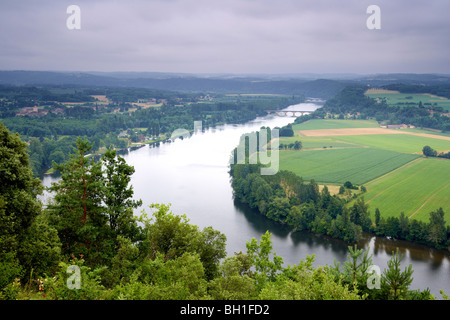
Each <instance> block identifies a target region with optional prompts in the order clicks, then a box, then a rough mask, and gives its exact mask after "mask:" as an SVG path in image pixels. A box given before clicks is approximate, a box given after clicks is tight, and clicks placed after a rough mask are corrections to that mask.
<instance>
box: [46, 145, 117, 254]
mask: <svg viewBox="0 0 450 320" xmlns="http://www.w3.org/2000/svg"><path fill="white" fill-rule="evenodd" d="M76 146H77V147H76V148H75V149H74V154H72V155H71V156H70V159H69V160H68V161H67V162H65V163H62V164H57V163H54V168H55V169H56V170H58V171H60V172H61V179H60V180H59V181H58V182H56V183H53V184H52V186H51V187H50V188H49V189H50V190H51V191H52V192H53V193H54V203H53V204H51V205H49V206H48V210H49V212H50V222H51V224H52V225H53V226H54V227H55V228H56V230H57V231H58V235H59V237H60V239H61V242H62V245H63V246H62V250H63V253H64V254H68V255H70V254H74V255H75V256H78V255H80V254H82V255H84V256H85V257H86V261H88V262H93V261H94V259H98V258H99V257H100V256H103V258H105V259H107V257H106V256H109V255H108V253H110V252H111V249H112V248H111V247H110V248H106V247H105V242H104V241H103V240H104V238H105V236H107V234H106V233H107V232H106V230H107V225H106V223H107V219H106V215H105V212H104V208H103V206H102V200H103V195H104V180H103V176H102V168H101V162H95V161H94V159H93V158H92V157H91V158H88V157H86V156H87V155H88V153H89V151H90V150H91V148H92V144H91V143H90V142H89V141H88V140H87V139H81V138H78V140H77V142H76Z"/></svg>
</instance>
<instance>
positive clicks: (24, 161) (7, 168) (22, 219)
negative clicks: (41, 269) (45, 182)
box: [0, 123, 43, 288]
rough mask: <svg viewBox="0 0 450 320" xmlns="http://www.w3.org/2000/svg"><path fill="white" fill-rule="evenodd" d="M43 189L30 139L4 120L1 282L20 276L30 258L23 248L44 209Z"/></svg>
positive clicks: (0, 133)
mask: <svg viewBox="0 0 450 320" xmlns="http://www.w3.org/2000/svg"><path fill="white" fill-rule="evenodd" d="M42 190H43V187H42V184H41V182H40V180H39V179H37V178H34V177H33V172H32V170H31V167H30V160H29V155H28V153H27V145H26V143H24V142H22V141H21V140H20V136H19V135H18V134H17V133H16V134H11V133H10V132H9V130H8V129H7V128H6V127H5V125H4V124H2V123H0V261H2V262H1V263H0V274H1V275H2V276H1V277H0V280H1V283H0V286H3V285H6V283H8V282H12V280H13V277H18V276H20V275H21V274H22V272H23V271H24V270H23V267H22V265H23V264H26V263H27V261H29V256H28V255H27V251H25V250H22V248H23V245H24V244H25V243H28V242H29V240H30V239H29V236H30V232H31V229H30V228H31V227H32V226H33V224H34V221H35V219H36V217H37V216H38V215H39V214H40V213H41V210H42V208H41V203H40V201H39V200H38V199H37V195H38V194H40V193H41V192H42ZM36 251H39V249H37V248H36ZM27 269H28V270H26V272H27V273H29V272H30V269H29V268H27ZM0 288H1V287H0Z"/></svg>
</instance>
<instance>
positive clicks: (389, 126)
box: [387, 124, 408, 129]
mask: <svg viewBox="0 0 450 320" xmlns="http://www.w3.org/2000/svg"><path fill="white" fill-rule="evenodd" d="M387 128H388V129H404V128H408V126H407V125H406V124H388V125H387Z"/></svg>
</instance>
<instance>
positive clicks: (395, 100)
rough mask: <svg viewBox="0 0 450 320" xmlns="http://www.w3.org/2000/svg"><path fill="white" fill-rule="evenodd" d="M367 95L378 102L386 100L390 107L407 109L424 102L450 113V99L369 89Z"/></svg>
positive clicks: (423, 94)
mask: <svg viewBox="0 0 450 320" xmlns="http://www.w3.org/2000/svg"><path fill="white" fill-rule="evenodd" d="M366 95H367V96H368V97H371V98H375V99H378V100H382V99H385V100H386V103H387V104H389V105H399V106H405V107H407V106H408V105H413V104H414V105H418V104H419V102H422V104H423V105H424V106H425V107H426V106H427V105H430V106H432V105H436V106H439V107H442V108H443V109H444V110H447V111H450V99H447V98H445V97H439V96H436V95H432V94H426V93H399V92H398V91H390V90H377V89H369V90H367V91H366Z"/></svg>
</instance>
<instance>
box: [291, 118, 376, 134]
mask: <svg viewBox="0 0 450 320" xmlns="http://www.w3.org/2000/svg"><path fill="white" fill-rule="evenodd" d="M377 127H378V122H377V121H375V120H373V121H372V120H339V119H324V120H322V119H313V120H309V121H307V122H303V123H300V124H295V125H293V126H292V128H293V129H294V131H299V130H318V129H347V128H377Z"/></svg>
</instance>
